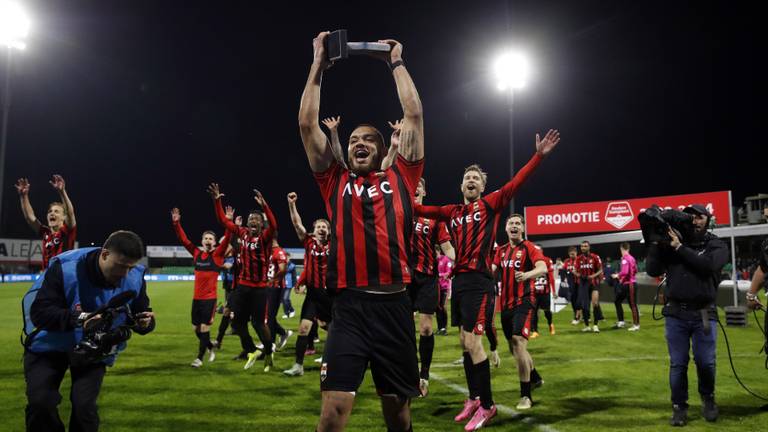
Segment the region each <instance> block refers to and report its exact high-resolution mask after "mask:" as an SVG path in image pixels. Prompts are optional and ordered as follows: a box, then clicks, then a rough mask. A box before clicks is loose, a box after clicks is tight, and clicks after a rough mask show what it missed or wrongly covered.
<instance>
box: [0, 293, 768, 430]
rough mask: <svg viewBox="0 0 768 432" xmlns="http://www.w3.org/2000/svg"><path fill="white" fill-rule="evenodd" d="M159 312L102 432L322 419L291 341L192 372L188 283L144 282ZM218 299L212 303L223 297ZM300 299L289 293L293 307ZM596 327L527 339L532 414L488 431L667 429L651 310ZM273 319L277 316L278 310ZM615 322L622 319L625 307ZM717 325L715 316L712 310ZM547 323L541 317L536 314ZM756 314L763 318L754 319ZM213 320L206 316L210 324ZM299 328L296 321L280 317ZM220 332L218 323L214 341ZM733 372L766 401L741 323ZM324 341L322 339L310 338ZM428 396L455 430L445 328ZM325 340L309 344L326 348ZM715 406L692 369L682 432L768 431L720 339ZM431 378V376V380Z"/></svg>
mask: <svg viewBox="0 0 768 432" xmlns="http://www.w3.org/2000/svg"><path fill="white" fill-rule="evenodd" d="M28 286H29V285H28V284H20V283H12V284H0V307H1V308H2V310H4V311H5V313H4V314H3V315H2V316H0V345H1V346H3V347H4V349H3V350H2V351H0V389H2V391H0V431H21V430H24V406H25V404H26V399H25V396H24V375H23V369H22V363H21V358H22V352H23V349H22V347H21V345H20V344H19V334H20V329H21V307H20V303H21V297H22V295H23V294H24V292H25V291H26V290H27V288H28ZM148 290H149V296H150V299H151V302H152V307H153V308H154V310H155V312H156V313H157V316H158V323H157V328H156V330H155V331H154V332H153V333H151V334H149V335H147V336H143V337H142V336H138V335H134V337H133V338H132V339H131V341H130V343H129V347H128V349H127V350H126V351H125V352H123V353H122V354H121V355H120V358H119V359H118V361H117V364H116V365H115V367H113V368H111V369H109V370H108V372H107V375H106V377H105V379H104V384H103V387H102V391H101V396H100V397H99V407H100V416H101V421H102V427H101V430H104V431H110V432H111V431H117V432H119V431H137V430H140V431H143V432H149V431H185V432H193V431H201V432H210V431H228V432H235V431H248V432H254V431H267V430H268V431H299V430H301V431H304V430H307V431H309V430H314V427H315V423H316V421H317V417H318V413H319V409H320V392H319V367H318V365H317V363H314V362H313V361H312V360H313V358H312V357H308V358H307V359H306V361H305V366H306V373H305V375H304V376H303V377H298V378H289V377H284V376H283V375H282V373H281V371H282V370H283V369H287V368H289V367H290V366H291V365H292V364H293V343H294V342H295V338H292V339H291V341H290V342H289V343H288V346H287V347H286V349H285V350H284V351H283V352H282V353H277V354H276V356H275V365H276V367H275V368H274V369H273V371H272V372H270V373H268V374H265V373H263V372H261V370H260V368H259V367H258V366H259V365H260V363H257V366H256V367H254V368H253V369H252V370H250V371H244V370H243V369H242V366H243V362H241V361H233V360H231V358H232V357H233V356H234V355H236V354H237V353H238V352H239V351H240V346H239V345H240V344H239V340H238V339H237V337H236V336H227V337H226V338H225V341H224V346H223V349H222V350H221V351H219V352H218V357H217V359H216V361H215V362H214V363H210V364H209V363H208V362H206V363H205V365H204V366H203V367H202V368H200V369H193V368H191V367H190V366H189V363H190V362H191V361H192V360H193V359H194V357H195V354H196V351H197V339H196V338H195V335H194V333H193V331H192V327H191V325H190V316H189V314H190V305H191V298H192V283H190V282H179V283H173V282H166V283H154V284H150V285H149V287H148ZM222 297H223V296H220V298H222ZM302 300H303V297H301V296H294V299H293V303H294V306H295V307H296V309H297V310H299V309H300V306H301V301H302ZM603 310H604V312H605V315H606V318H607V320H606V324H604V325H603V326H602V330H603V331H602V332H601V333H600V334H592V333H589V334H583V333H581V332H580V330H581V326H576V327H574V326H571V325H570V320H571V311H570V308H568V309H566V310H564V311H562V312H560V313H558V314H555V325H556V328H557V334H556V335H555V336H550V335H548V334H544V335H542V336H541V337H540V338H538V339H535V340H532V341H531V342H530V343H529V347H530V351H531V354H532V355H533V358H534V361H535V362H536V366H537V369H538V370H539V371H540V372H541V374H542V375H543V377H544V380H545V384H544V386H543V387H542V388H540V389H537V390H535V391H534V395H533V396H534V400H535V402H536V404H535V405H534V408H533V409H532V410H530V411H528V412H526V413H524V414H520V415H516V414H514V413H511V412H510V411H509V410H505V411H504V412H500V413H499V415H498V416H497V417H496V418H495V419H494V420H493V421H492V422H491V423H490V425H489V426H488V430H497V431H517V430H521V431H524V430H545V431H595V430H597V431H602V430H617V431H624V430H633V431H645V430H669V429H671V428H670V427H669V426H667V420H668V417H669V415H670V413H671V407H670V402H669V396H670V393H669V384H668V367H669V363H668V360H667V351H666V345H665V340H664V328H663V321H653V320H652V319H651V310H650V307H642V308H641V313H642V318H641V326H642V330H641V331H640V332H637V333H629V332H627V331H626V330H612V329H610V328H609V326H610V324H612V323H613V321H615V312H614V308H613V305H611V304H604V305H603ZM280 314H282V309H281V311H280ZM625 314H626V315H629V310H628V308H627V307H625ZM721 315H722V314H721ZM540 318H541V321H542V322H545V321H544V318H543V314H542V316H541V317H540ZM761 318H762V316H761ZM219 319H220V315H217V317H216V326H217V325H218V322H219ZM281 322H282V325H283V326H284V327H286V328H288V329H294V330H295V329H296V327H297V325H298V314H297V316H296V317H295V318H293V319H289V320H282V321H281ZM215 331H216V327H214V331H213V332H212V333H213V334H215ZM727 331H728V336H729V339H730V342H731V348H732V351H733V354H734V362H735V364H736V369H737V372H738V373H739V374H740V376H741V378H742V380H743V381H744V382H745V383H747V384H748V385H749V386H750V387H752V388H753V390H755V391H757V392H758V393H761V394H763V395H768V370H766V369H765V368H764V366H763V362H764V357H763V355H761V354H758V351H759V349H760V346H761V344H762V342H761V334H760V332H759V330H758V328H757V325H756V324H755V323H754V319H753V316H752V315H750V317H749V326H748V327H746V328H733V327H731V328H727ZM320 335H321V339H325V333H324V332H323V331H321V332H320ZM499 337H500V338H501V341H500V347H499V352H500V353H501V354H502V364H501V368H499V369H493V370H492V376H493V378H492V379H493V393H494V399H495V401H496V403H497V404H500V405H504V406H506V407H509V408H514V406H515V405H516V403H517V400H518V398H519V385H518V379H517V371H516V368H515V363H514V359H513V358H512V356H511V354H509V350H508V349H507V347H506V341H505V340H504V338H503V336H502V332H501V329H500V328H499ZM435 339H436V347H435V356H434V360H433V367H432V373H433V377H432V380H431V381H430V384H431V385H430V394H429V396H428V397H427V398H425V399H418V400H414V401H413V404H412V413H413V426H414V430H417V431H439V432H445V431H453V430H456V431H458V430H462V429H461V426H462V425H458V424H456V423H454V422H453V416H454V415H455V414H456V413H457V412H458V411H459V410H460V409H461V403H462V400H463V395H461V394H460V393H458V392H457V389H458V388H464V387H466V385H465V381H464V376H463V368H462V367H461V366H455V365H452V364H451V363H452V362H453V360H456V359H457V358H459V357H460V355H461V353H460V350H459V347H458V337H457V336H456V330H455V329H449V335H448V336H436V337H435ZM322 347H323V345H322V343H321V344H320V345H319V346H318V348H320V350H322ZM717 363H718V364H717V395H716V397H717V401H718V403H719V405H720V412H721V415H720V420H718V421H717V423H714V424H707V423H706V422H705V421H704V420H703V418H702V417H701V415H700V413H699V409H700V402H699V397H698V394H697V392H696V382H697V381H696V372H695V367H694V366H693V363H691V367H690V368H689V383H690V390H691V399H690V403H691V409H690V411H689V415H690V417H691V418H690V422H689V425H688V427H687V430H711V431H737V430H738V431H745V430H748V431H759V430H768V413H766V412H762V411H760V410H759V407H760V406H761V405H762V404H763V402H762V401H760V400H757V399H755V398H753V397H751V396H749V395H748V394H746V393H745V392H744V391H743V390H742V389H741V388H740V387H739V385H738V383H737V382H736V381H735V380H734V378H733V373H732V372H731V369H730V366H729V363H728V356H727V352H726V349H725V342H724V340H723V336H722V333H719V337H718V357H717ZM438 377H439V378H438ZM61 394H62V396H63V397H62V399H63V401H62V403H61V405H60V407H59V411H60V414H61V416H62V419H63V420H64V422H65V424H66V423H67V421H68V417H69V409H70V405H69V376H67V377H65V379H64V382H63V384H62V388H61ZM347 430H349V431H371V430H385V427H384V422H383V420H382V418H381V413H380V407H379V402H378V398H377V397H376V393H375V390H374V388H373V385H372V382H371V380H370V374H368V375H367V376H366V380H365V382H364V384H363V385H362V387H361V388H360V390H359V392H358V396H357V401H356V405H355V409H354V411H353V413H352V417H351V421H350V422H349V425H348V428H347Z"/></svg>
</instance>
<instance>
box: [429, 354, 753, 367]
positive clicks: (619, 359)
mask: <svg viewBox="0 0 768 432" xmlns="http://www.w3.org/2000/svg"><path fill="white" fill-rule="evenodd" d="M764 356H765V354H734V355H733V358H763V357H764ZM649 360H669V356H637V357H602V358H600V357H598V358H574V359H557V360H552V359H547V358H546V357H545V358H541V359H537V360H536V364H547V363H550V362H552V363H557V364H562V363H587V362H590V363H591V362H632V361H649ZM431 367H433V368H438V369H449V368H458V367H462V366H461V363H458V364H453V363H435V364H433V365H432V366H431Z"/></svg>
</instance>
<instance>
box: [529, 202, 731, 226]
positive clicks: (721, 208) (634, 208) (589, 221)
mask: <svg viewBox="0 0 768 432" xmlns="http://www.w3.org/2000/svg"><path fill="white" fill-rule="evenodd" d="M653 204H656V205H658V206H659V207H661V208H662V209H677V210H682V209H684V208H685V207H687V206H689V205H691V204H702V205H704V206H705V207H706V208H707V210H709V211H710V212H711V213H712V215H713V216H714V217H715V221H716V223H717V224H718V225H728V224H729V223H730V221H731V215H730V209H729V207H730V193H729V192H727V191H721V192H705V193H697V194H687V195H670V196H660V197H650V198H631V199H625V200H615V201H599V202H587V203H573V204H557V205H546V206H533V207H526V208H525V218H526V222H528V223H527V224H526V231H527V233H528V234H529V235H541V234H577V233H590V232H615V231H629V230H639V229H640V223H639V222H638V221H637V215H638V214H640V213H642V212H643V211H645V209H647V208H649V207H650V206H651V205H653Z"/></svg>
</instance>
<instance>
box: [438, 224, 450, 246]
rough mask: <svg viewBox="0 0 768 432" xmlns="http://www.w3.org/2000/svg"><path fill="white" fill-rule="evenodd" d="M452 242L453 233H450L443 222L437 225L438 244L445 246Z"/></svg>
mask: <svg viewBox="0 0 768 432" xmlns="http://www.w3.org/2000/svg"><path fill="white" fill-rule="evenodd" d="M449 241H451V233H449V232H448V227H447V226H446V225H445V223H443V222H438V223H437V244H443V243H445V242H449Z"/></svg>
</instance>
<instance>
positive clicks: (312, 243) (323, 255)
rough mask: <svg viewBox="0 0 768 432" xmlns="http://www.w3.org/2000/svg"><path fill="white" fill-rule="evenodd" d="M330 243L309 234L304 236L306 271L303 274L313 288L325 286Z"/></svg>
mask: <svg viewBox="0 0 768 432" xmlns="http://www.w3.org/2000/svg"><path fill="white" fill-rule="evenodd" d="M329 247H330V246H329V243H328V242H325V244H322V243H320V242H319V241H317V240H316V239H315V238H314V237H312V236H310V235H308V236H307V237H306V238H304V272H302V276H304V277H305V279H306V284H307V285H308V286H309V287H311V288H325V276H326V273H327V272H328V250H329Z"/></svg>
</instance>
